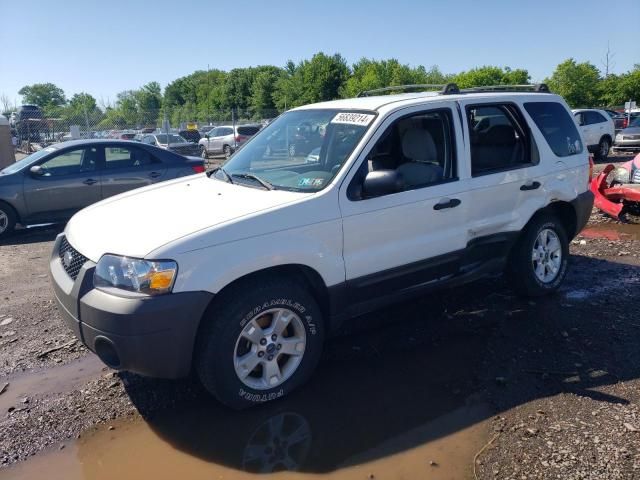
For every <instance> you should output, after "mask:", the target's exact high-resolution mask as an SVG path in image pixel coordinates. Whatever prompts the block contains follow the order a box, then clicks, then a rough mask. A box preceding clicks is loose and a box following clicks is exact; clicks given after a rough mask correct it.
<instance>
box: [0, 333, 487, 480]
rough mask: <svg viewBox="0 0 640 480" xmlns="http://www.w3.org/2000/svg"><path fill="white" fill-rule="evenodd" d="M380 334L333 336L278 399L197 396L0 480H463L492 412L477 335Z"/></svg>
mask: <svg viewBox="0 0 640 480" xmlns="http://www.w3.org/2000/svg"><path fill="white" fill-rule="evenodd" d="M394 331H396V332H397V333H399V334H400V335H402V330H401V327H395V328H394ZM413 331H414V332H415V327H414V329H413ZM381 335H386V340H385V341H386V343H387V344H388V345H387V346H386V347H385V348H386V349H385V350H384V354H379V353H376V352H378V349H377V348H375V349H373V350H375V352H373V351H372V353H371V354H368V353H366V352H364V351H363V350H362V349H360V348H358V349H355V348H354V347H353V346H352V345H353V344H352V343H350V342H349V340H348V339H347V340H343V341H342V344H340V342H338V346H337V347H335V345H334V347H335V348H333V352H331V353H332V354H333V357H335V358H339V359H340V360H339V361H335V360H331V358H332V355H328V357H329V358H330V359H329V360H326V361H324V362H323V363H322V364H321V366H320V368H319V370H318V371H317V373H316V375H315V376H314V377H313V379H312V381H311V382H309V384H308V385H306V386H305V387H303V388H301V389H300V390H299V391H297V392H294V393H293V394H292V395H291V396H289V397H287V398H285V399H282V400H280V401H277V402H272V403H269V404H265V405H262V406H258V407H256V408H252V409H248V410H245V411H242V412H235V411H231V410H229V409H227V408H225V407H222V406H221V405H219V404H218V403H217V402H215V401H213V400H212V399H210V398H208V397H205V396H202V397H199V398H196V399H192V400H189V401H184V402H182V403H181V404H180V405H179V406H178V407H176V408H174V409H172V410H170V411H164V412H155V413H154V414H153V415H152V416H151V417H150V418H149V419H147V421H137V422H126V421H125V422H120V423H115V424H114V425H115V427H116V428H115V430H108V429H107V428H106V426H102V427H101V428H100V429H99V430H98V431H97V432H95V433H94V434H87V435H84V436H83V437H82V438H81V439H80V440H78V441H77V442H74V443H72V444H70V445H67V447H66V448H65V449H64V450H62V451H55V452H51V453H47V454H43V455H40V456H37V457H35V458H33V459H31V460H29V461H27V462H24V463H23V464H19V465H17V466H16V467H13V468H10V469H7V470H5V471H4V472H2V473H0V478H2V479H4V478H7V479H30V480H31V479H37V478H46V479H49V480H50V479H56V478H59V479H65V480H67V479H71V480H73V479H78V480H80V479H114V478H117V479H119V480H126V479H142V478H154V479H164V478H167V479H169V478H171V479H175V478H189V479H208V480H209V479H216V478H225V479H240V478H252V477H256V476H260V475H264V474H270V477H274V478H285V477H286V478H296V479H297V478H312V477H313V478H315V477H317V475H318V474H323V476H326V477H327V478H340V479H343V478H346V479H366V478H377V479H381V478H385V479H388V478H397V479H399V478H424V479H429V478H434V479H435V478H437V479H456V480H458V479H464V478H471V477H472V467H473V466H472V462H473V456H474V454H475V453H476V452H477V451H478V450H479V449H480V448H481V447H482V445H483V444H485V443H486V440H487V438H488V432H487V424H486V422H485V420H486V419H487V418H490V417H491V415H492V412H491V410H490V409H489V408H488V406H487V405H486V404H485V403H483V401H482V400H481V399H479V398H477V397H474V393H475V392H477V390H478V385H477V377H476V373H475V371H474V370H475V366H476V365H475V363H474V360H475V358H474V356H473V352H478V351H482V350H483V349H484V348H486V337H484V336H482V335H477V334H476V333H475V332H473V331H467V332H464V331H463V332H460V331H457V332H456V333H455V334H453V335H451V336H448V337H447V341H446V342H443V344H441V345H437V346H436V345H433V344H431V343H430V342H428V343H426V344H416V345H412V346H411V347H409V346H407V344H406V343H402V344H398V345H391V344H392V343H393V342H390V341H389V337H388V331H387V332H386V333H385V331H382V333H381ZM374 336H375V334H373V335H370V336H368V337H367V339H368V341H370V342H372V343H371V345H373V344H374V343H376V341H377V340H376V339H375V338H374ZM378 348H380V347H378ZM336 351H337V352H336ZM129 393H130V395H131V397H132V400H133V402H134V403H135V402H136V396H135V392H134V391H133V390H132V391H130V392H129ZM142 410H143V411H142V413H143V415H144V414H145V412H144V408H142ZM151 413H153V412H151ZM292 471H295V472H297V473H296V474H292V473H291V472H292ZM371 475H373V477H371Z"/></svg>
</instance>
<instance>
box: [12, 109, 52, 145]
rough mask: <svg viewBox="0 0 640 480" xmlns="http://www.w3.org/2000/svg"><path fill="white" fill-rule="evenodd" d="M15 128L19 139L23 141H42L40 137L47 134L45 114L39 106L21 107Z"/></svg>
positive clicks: (17, 113)
mask: <svg viewBox="0 0 640 480" xmlns="http://www.w3.org/2000/svg"><path fill="white" fill-rule="evenodd" d="M15 126H16V130H17V131H18V138H19V139H20V140H21V141H22V140H24V141H26V140H30V141H32V142H38V141H40V135H41V134H44V133H46V131H47V125H46V122H45V121H44V113H42V110H41V109H40V107H39V106H37V105H21V106H20V107H18V110H17V111H16V117H15Z"/></svg>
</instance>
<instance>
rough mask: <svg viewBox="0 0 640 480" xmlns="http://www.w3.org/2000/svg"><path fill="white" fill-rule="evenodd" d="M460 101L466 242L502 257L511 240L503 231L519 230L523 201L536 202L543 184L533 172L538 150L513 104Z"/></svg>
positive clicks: (523, 220)
mask: <svg viewBox="0 0 640 480" xmlns="http://www.w3.org/2000/svg"><path fill="white" fill-rule="evenodd" d="M459 103H460V106H461V108H462V112H463V116H464V118H465V125H464V128H465V137H466V138H467V139H469V141H468V142H466V143H465V147H466V156H467V162H465V165H468V166H469V167H470V171H467V172H465V173H466V176H467V185H468V187H467V188H468V190H469V192H470V193H471V198H472V201H471V202H470V205H469V208H468V210H467V212H468V218H467V221H466V222H465V233H466V236H467V238H468V239H469V241H470V242H476V243H482V244H487V245H489V246H490V247H487V251H488V252H489V253H490V254H491V255H495V256H501V255H502V254H504V253H506V252H505V251H502V249H506V248H508V242H509V240H510V238H508V236H505V235H503V234H504V233H505V232H517V231H518V230H520V228H521V227H522V225H524V224H525V223H526V222H527V221H528V220H529V216H528V214H527V213H524V212H523V204H526V203H527V202H529V201H530V200H532V199H533V200H535V199H536V195H538V193H539V192H540V190H539V189H540V188H541V187H542V182H540V181H539V180H537V177H536V176H537V174H538V173H537V172H536V170H535V168H536V166H537V165H538V163H539V154H538V151H537V149H536V147H535V143H534V141H533V138H532V133H531V131H530V129H529V127H528V124H527V122H526V120H525V118H524V115H523V113H522V111H521V109H520V107H519V105H517V104H516V103H515V102H495V100H491V99H486V100H483V99H475V100H474V99H469V100H464V101H461V102H459ZM487 119H489V120H488V121H487ZM536 208H537V207H536Z"/></svg>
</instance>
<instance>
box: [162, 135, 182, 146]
mask: <svg viewBox="0 0 640 480" xmlns="http://www.w3.org/2000/svg"><path fill="white" fill-rule="evenodd" d="M156 138H157V139H158V143H159V144H161V145H166V143H167V135H166V134H164V133H163V134H161V135H156ZM169 143H186V140H185V139H184V138H182V137H181V136H180V135H171V134H169Z"/></svg>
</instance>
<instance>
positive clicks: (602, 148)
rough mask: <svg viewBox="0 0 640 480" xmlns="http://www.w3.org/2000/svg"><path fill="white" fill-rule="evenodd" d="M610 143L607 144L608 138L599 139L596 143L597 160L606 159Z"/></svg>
mask: <svg viewBox="0 0 640 480" xmlns="http://www.w3.org/2000/svg"><path fill="white" fill-rule="evenodd" d="M610 147H611V145H610V144H609V140H607V139H606V138H603V139H602V140H600V144H599V145H598V160H606V159H607V157H608V156H609V148H610Z"/></svg>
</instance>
